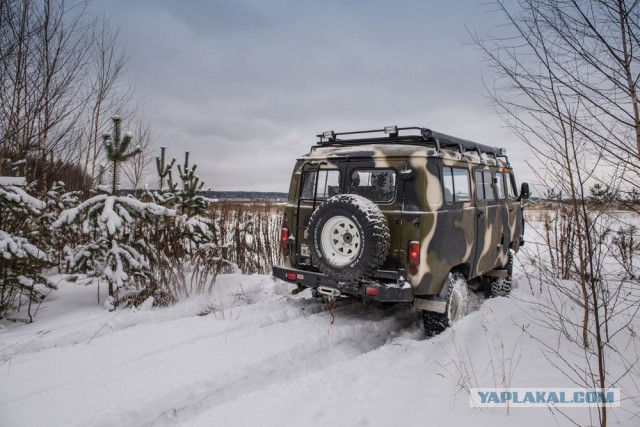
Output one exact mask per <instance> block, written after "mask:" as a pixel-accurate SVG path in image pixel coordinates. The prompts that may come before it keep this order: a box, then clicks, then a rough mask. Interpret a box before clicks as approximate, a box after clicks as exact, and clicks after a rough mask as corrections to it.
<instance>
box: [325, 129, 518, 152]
mask: <svg viewBox="0 0 640 427" xmlns="http://www.w3.org/2000/svg"><path fill="white" fill-rule="evenodd" d="M400 131H418V133H417V134H416V132H414V133H406V134H404V135H400ZM369 133H385V134H386V135H387V136H385V137H379V136H378V137H372V136H370V137H365V138H346V139H345V138H338V137H339V136H345V135H362V134H369ZM317 137H318V138H320V140H319V141H318V144H317V146H321V147H326V146H341V145H360V144H389V143H391V144H420V145H429V146H433V147H435V148H436V150H437V151H438V152H439V151H440V149H441V148H443V147H446V148H451V147H453V148H454V149H457V150H459V151H460V153H461V154H462V153H464V152H465V151H476V152H478V154H482V153H486V154H490V155H492V156H493V157H496V158H497V157H504V158H505V159H506V158H507V152H506V150H505V149H504V148H499V147H491V146H489V145H485V144H480V143H477V142H473V141H469V140H467V139H462V138H457V137H455V136H451V135H446V134H444V133H440V132H435V131H432V130H431V129H427V128H423V127H417V126H409V127H402V128H400V127H398V126H385V127H384V128H383V129H371V130H361V131H351V132H334V131H332V130H331V131H327V132H323V133H321V134H319V135H317Z"/></svg>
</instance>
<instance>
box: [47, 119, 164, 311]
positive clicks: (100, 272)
mask: <svg viewBox="0 0 640 427" xmlns="http://www.w3.org/2000/svg"><path fill="white" fill-rule="evenodd" d="M112 120H113V127H114V129H113V135H109V134H107V135H104V144H105V149H106V152H107V159H108V160H109V161H110V162H111V163H112V182H111V188H110V193H111V194H110V195H107V194H100V195H97V196H94V197H92V198H90V199H88V200H85V201H84V202H82V203H80V204H79V205H78V206H77V207H74V208H71V209H66V210H64V211H63V212H62V213H61V214H60V216H59V218H58V219H57V220H56V221H55V222H54V224H53V226H54V227H55V228H58V229H63V230H69V231H70V232H72V233H78V234H80V235H81V238H80V239H78V240H79V242H78V244H77V245H76V247H75V248H74V250H73V251H72V252H73V253H72V256H71V257H70V263H71V268H72V271H74V272H79V273H87V274H88V275H90V276H94V277H98V278H99V279H100V278H102V279H105V280H106V281H107V283H108V286H109V299H108V300H107V302H106V304H105V306H107V307H108V308H109V309H113V308H114V307H115V306H116V305H117V299H116V297H117V292H118V290H119V289H121V288H137V289H139V288H141V287H143V288H144V287H152V288H155V287H156V286H157V283H154V282H153V275H152V273H151V270H152V264H153V263H154V262H155V261H157V257H156V255H157V251H155V250H154V248H153V247H152V246H151V245H149V244H148V240H149V238H150V236H152V235H153V234H154V232H155V230H157V227H156V224H157V222H158V221H162V220H163V219H164V218H166V217H171V216H175V214H176V212H175V211H174V210H171V209H167V208H166V207H164V206H160V205H158V204H155V203H145V202H141V201H139V200H137V199H135V198H133V197H123V196H117V195H116V194H117V192H118V184H119V172H120V171H119V168H120V165H121V164H122V163H123V162H125V161H127V160H128V159H130V158H132V157H133V156H135V155H136V154H138V152H139V148H134V149H133V150H129V146H130V144H131V142H132V140H133V135H132V134H131V133H129V132H127V133H125V135H124V137H123V136H122V135H121V119H120V117H119V116H114V117H112Z"/></svg>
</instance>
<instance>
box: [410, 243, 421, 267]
mask: <svg viewBox="0 0 640 427" xmlns="http://www.w3.org/2000/svg"><path fill="white" fill-rule="evenodd" d="M407 263H408V264H409V272H410V273H411V274H416V273H417V272H418V266H419V265H420V242H416V241H415V240H412V241H411V242H409V245H408V247H407Z"/></svg>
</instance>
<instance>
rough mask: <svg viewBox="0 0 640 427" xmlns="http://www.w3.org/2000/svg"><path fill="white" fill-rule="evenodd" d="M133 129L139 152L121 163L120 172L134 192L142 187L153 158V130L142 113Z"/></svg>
mask: <svg viewBox="0 0 640 427" xmlns="http://www.w3.org/2000/svg"><path fill="white" fill-rule="evenodd" d="M133 129H134V130H133V134H134V135H135V136H136V145H137V146H139V147H140V152H139V153H138V154H136V155H135V156H134V157H133V158H132V159H131V160H130V161H129V162H128V163H124V164H123V165H122V172H123V173H124V176H125V177H126V178H127V180H129V182H130V184H131V187H132V188H133V190H134V192H136V191H138V190H140V188H141V187H142V184H143V183H144V179H145V178H146V177H147V174H148V172H149V166H150V165H151V161H152V160H153V131H152V129H151V125H150V123H149V122H148V121H147V119H146V118H145V117H144V116H143V115H142V114H140V115H139V116H138V118H137V119H136V120H135V123H134V125H133Z"/></svg>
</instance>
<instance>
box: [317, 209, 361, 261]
mask: <svg viewBox="0 0 640 427" xmlns="http://www.w3.org/2000/svg"><path fill="white" fill-rule="evenodd" d="M320 242H321V244H322V253H323V254H324V256H325V257H327V259H328V260H329V261H331V263H332V264H333V265H335V266H337V267H342V266H345V265H347V264H349V263H350V262H351V261H353V260H354V259H355V258H356V257H357V255H358V254H359V253H360V249H361V248H362V238H361V236H360V231H359V230H358V227H357V226H356V223H355V222H353V221H352V220H350V219H349V218H347V217H346V216H340V215H338V216H334V217H332V218H331V219H329V220H328V221H327V222H326V224H325V225H324V227H322V234H321V236H320Z"/></svg>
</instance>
